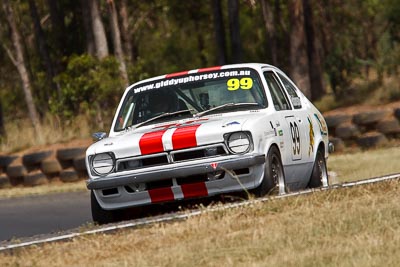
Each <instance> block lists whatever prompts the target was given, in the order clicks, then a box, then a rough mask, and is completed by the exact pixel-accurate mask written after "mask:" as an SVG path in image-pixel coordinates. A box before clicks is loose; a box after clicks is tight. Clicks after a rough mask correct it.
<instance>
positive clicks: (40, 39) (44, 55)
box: [28, 0, 61, 100]
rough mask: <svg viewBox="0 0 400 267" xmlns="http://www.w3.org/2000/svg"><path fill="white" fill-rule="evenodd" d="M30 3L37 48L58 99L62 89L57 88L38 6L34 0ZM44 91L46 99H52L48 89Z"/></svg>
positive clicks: (49, 82) (30, 0)
mask: <svg viewBox="0 0 400 267" xmlns="http://www.w3.org/2000/svg"><path fill="white" fill-rule="evenodd" d="M28 2H29V10H30V13H31V17H32V20H33V28H34V33H35V40H36V46H37V47H38V50H39V55H40V57H41V61H42V63H43V64H44V68H45V70H46V76H47V80H48V84H49V85H50V87H51V89H52V90H53V91H57V94H58V97H59V98H60V97H61V91H60V88H59V87H58V86H57V84H56V83H55V82H54V80H53V79H54V76H55V70H54V67H53V62H52V61H51V58H50V53H49V47H48V45H47V42H46V38H45V36H44V32H43V29H42V26H41V25H40V18H39V14H38V12H37V8H36V4H35V1H34V0H29V1H28ZM50 2H51V1H50ZM44 91H45V96H46V99H47V100H48V99H49V98H50V93H49V92H48V90H47V89H46V88H44Z"/></svg>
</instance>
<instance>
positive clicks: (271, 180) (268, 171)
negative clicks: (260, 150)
mask: <svg viewBox="0 0 400 267" xmlns="http://www.w3.org/2000/svg"><path fill="white" fill-rule="evenodd" d="M285 192H286V186H285V174H284V172H283V166H282V160H281V154H280V152H279V150H278V148H277V147H276V146H272V147H271V148H270V149H269V151H268V155H267V158H266V161H265V169H264V178H263V180H262V182H261V184H260V185H259V186H258V187H257V188H256V189H254V194H255V195H256V196H257V197H262V196H265V195H270V194H271V195H273V194H274V195H276V194H279V195H281V194H284V193H285Z"/></svg>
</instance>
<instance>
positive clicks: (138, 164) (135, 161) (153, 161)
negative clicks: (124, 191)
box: [117, 153, 168, 172]
mask: <svg viewBox="0 0 400 267" xmlns="http://www.w3.org/2000/svg"><path fill="white" fill-rule="evenodd" d="M164 164H168V155H167V153H163V154H156V155H150V156H142V157H136V158H131V159H122V160H118V162H117V166H118V167H117V172H120V171H129V170H136V169H140V168H144V167H152V166H158V165H164Z"/></svg>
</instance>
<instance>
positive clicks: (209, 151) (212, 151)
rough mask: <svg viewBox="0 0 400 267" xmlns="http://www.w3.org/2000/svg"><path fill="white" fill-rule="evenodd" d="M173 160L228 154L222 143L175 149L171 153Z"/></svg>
mask: <svg viewBox="0 0 400 267" xmlns="http://www.w3.org/2000/svg"><path fill="white" fill-rule="evenodd" d="M171 155H172V160H173V161H174V162H177V161H184V160H194V159H202V158H210V157H216V156H225V155H228V152H227V151H226V149H225V146H224V145H222V144H218V145H212V146H205V147H195V148H190V149H185V150H178V151H173V152H172V153H171Z"/></svg>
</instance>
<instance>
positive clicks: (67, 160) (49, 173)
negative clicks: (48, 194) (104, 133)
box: [0, 147, 87, 189]
mask: <svg viewBox="0 0 400 267" xmlns="http://www.w3.org/2000/svg"><path fill="white" fill-rule="evenodd" d="M85 152H86V147H72V148H63V149H58V150H54V151H52V150H46V151H39V152H30V153H26V154H24V155H0V189H2V188H8V187H11V186H26V187H31V186H38V185H43V184H47V183H49V182H50V181H52V179H54V178H57V179H58V178H59V180H60V181H62V182H64V183H70V182H75V181H79V180H82V179H87V171H86V163H85Z"/></svg>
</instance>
